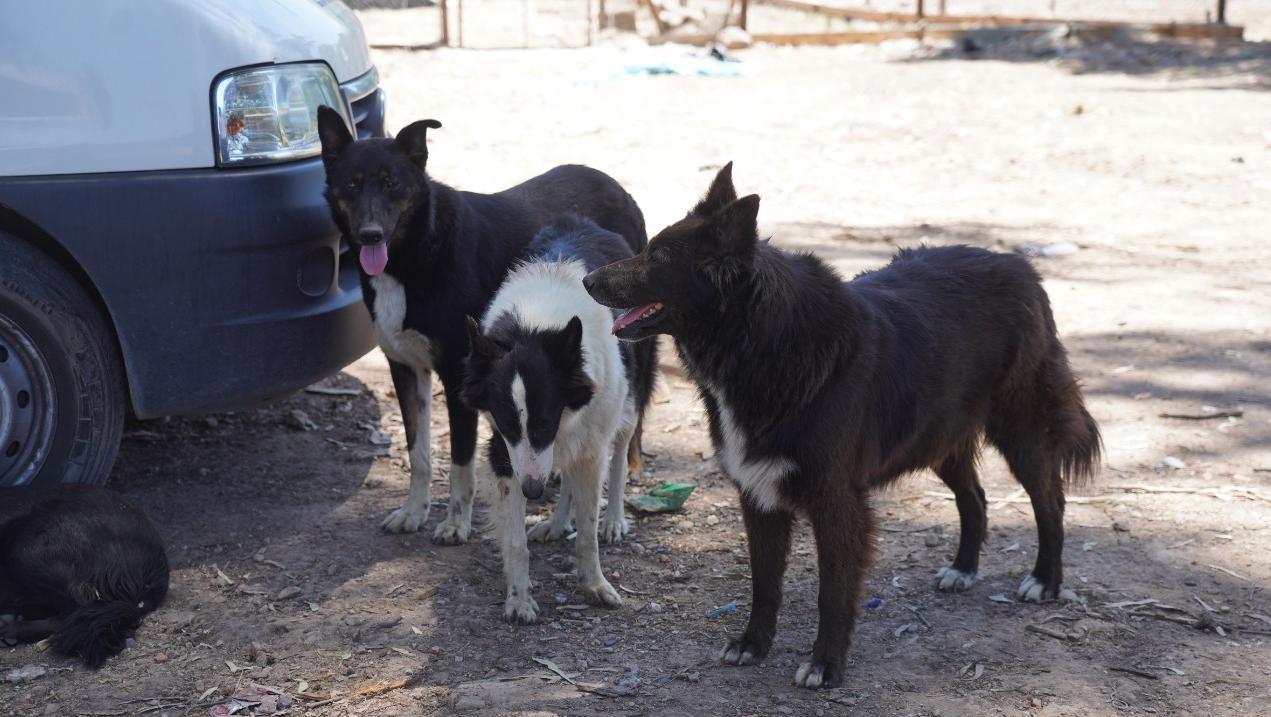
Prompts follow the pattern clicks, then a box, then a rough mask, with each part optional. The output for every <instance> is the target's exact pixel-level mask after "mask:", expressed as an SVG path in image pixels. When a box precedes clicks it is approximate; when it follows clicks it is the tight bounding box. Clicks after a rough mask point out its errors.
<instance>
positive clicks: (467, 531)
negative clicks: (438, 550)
mask: <svg viewBox="0 0 1271 717" xmlns="http://www.w3.org/2000/svg"><path fill="white" fill-rule="evenodd" d="M471 537H472V521H469V520H464V519H463V518H460V517H456V516H453V515H451V516H447V517H446V519H445V520H443V521H441V524H440V525H438V526H437V529H436V530H434V531H433V533H432V541H433V542H434V543H437V544H438V545H459V544H460V543H466V542H468V538H471Z"/></svg>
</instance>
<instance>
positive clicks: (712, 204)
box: [690, 162, 737, 216]
mask: <svg viewBox="0 0 1271 717" xmlns="http://www.w3.org/2000/svg"><path fill="white" fill-rule="evenodd" d="M736 200H737V190H736V189H734V188H733V163H732V162H729V163H728V164H725V165H724V168H723V169H721V170H719V174H716V175H715V181H713V182H711V188H710V189H708V190H706V196H705V197H703V198H702V201H700V202H698V203H697V206H696V207H693V211H692V212H690V214H696V215H698V216H708V215H711V214H714V213H715V212H717V211H719V210H720V209H723V208H724V207H726V206H728V205H729V204H730V203H732V202H734V201H736Z"/></svg>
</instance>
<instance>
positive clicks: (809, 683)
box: [794, 662, 825, 690]
mask: <svg viewBox="0 0 1271 717" xmlns="http://www.w3.org/2000/svg"><path fill="white" fill-rule="evenodd" d="M824 682H825V668H824V667H822V666H820V665H814V664H812V663H811V662H805V663H803V664H801V665H799V669H798V670H795V673H794V684H796V685H798V686H799V687H806V688H808V689H810V690H815V689H817V688H818V687H820V686H821V685H822V684H823V683H824Z"/></svg>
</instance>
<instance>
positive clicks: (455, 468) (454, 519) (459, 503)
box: [432, 460, 525, 545]
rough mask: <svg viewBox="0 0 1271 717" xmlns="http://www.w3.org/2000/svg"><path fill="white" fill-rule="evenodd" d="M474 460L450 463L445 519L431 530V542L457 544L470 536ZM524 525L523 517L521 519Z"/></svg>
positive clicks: (466, 540) (475, 483)
mask: <svg viewBox="0 0 1271 717" xmlns="http://www.w3.org/2000/svg"><path fill="white" fill-rule="evenodd" d="M476 465H477V464H476V461H475V460H474V461H473V462H471V463H469V464H468V465H466V466H461V465H456V464H454V463H451V464H450V504H449V505H448V506H446V519H445V520H443V521H442V522H441V524H440V525H438V526H437V529H436V530H434V531H433V534H432V539H433V542H436V543H441V544H442V545H458V544H459V543H466V542H468V538H470V537H472V498H473V496H474V495H475V494H476V490H477V475H476V473H477V471H476ZM521 525H522V527H524V525H525V519H524V518H522V519H521Z"/></svg>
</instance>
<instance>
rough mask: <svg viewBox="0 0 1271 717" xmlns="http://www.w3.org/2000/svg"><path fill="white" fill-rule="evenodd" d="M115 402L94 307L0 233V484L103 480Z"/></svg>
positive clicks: (122, 397) (105, 329)
mask: <svg viewBox="0 0 1271 717" xmlns="http://www.w3.org/2000/svg"><path fill="white" fill-rule="evenodd" d="M125 401H126V391H125V386H124V374H123V368H122V366H121V362H120V358H119V351H118V348H117V345H116V343H115V338H114V333H113V332H112V331H111V328H110V325H109V324H108V323H107V321H106V317H105V316H104V315H103V313H102V311H101V309H100V308H98V306H97V304H96V303H95V302H94V301H93V299H92V297H90V296H89V294H88V293H87V292H86V291H85V290H84V288H83V287H82V286H80V284H79V283H78V282H77V281H76V280H75V277H73V276H72V275H71V274H70V273H68V272H67V271H66V270H65V269H63V268H62V267H61V266H58V264H57V263H56V262H55V261H53V260H52V259H51V258H50V257H48V256H47V255H46V254H44V253H42V252H40V251H39V250H38V249H36V248H35V247H33V246H31V245H30V244H27V243H26V242H24V241H22V240H20V239H17V238H16V237H14V236H12V235H10V234H7V233H5V232H3V231H0V402H4V404H5V405H0V488H3V487H8V486H14V485H42V486H49V485H55V484H58V483H91V484H99V483H104V482H105V481H106V479H107V477H109V475H110V469H111V466H112V465H113V464H114V462H115V455H116V454H117V453H118V451H119V440H120V436H121V435H122V433H123V425H124V413H125V408H126V405H125Z"/></svg>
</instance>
